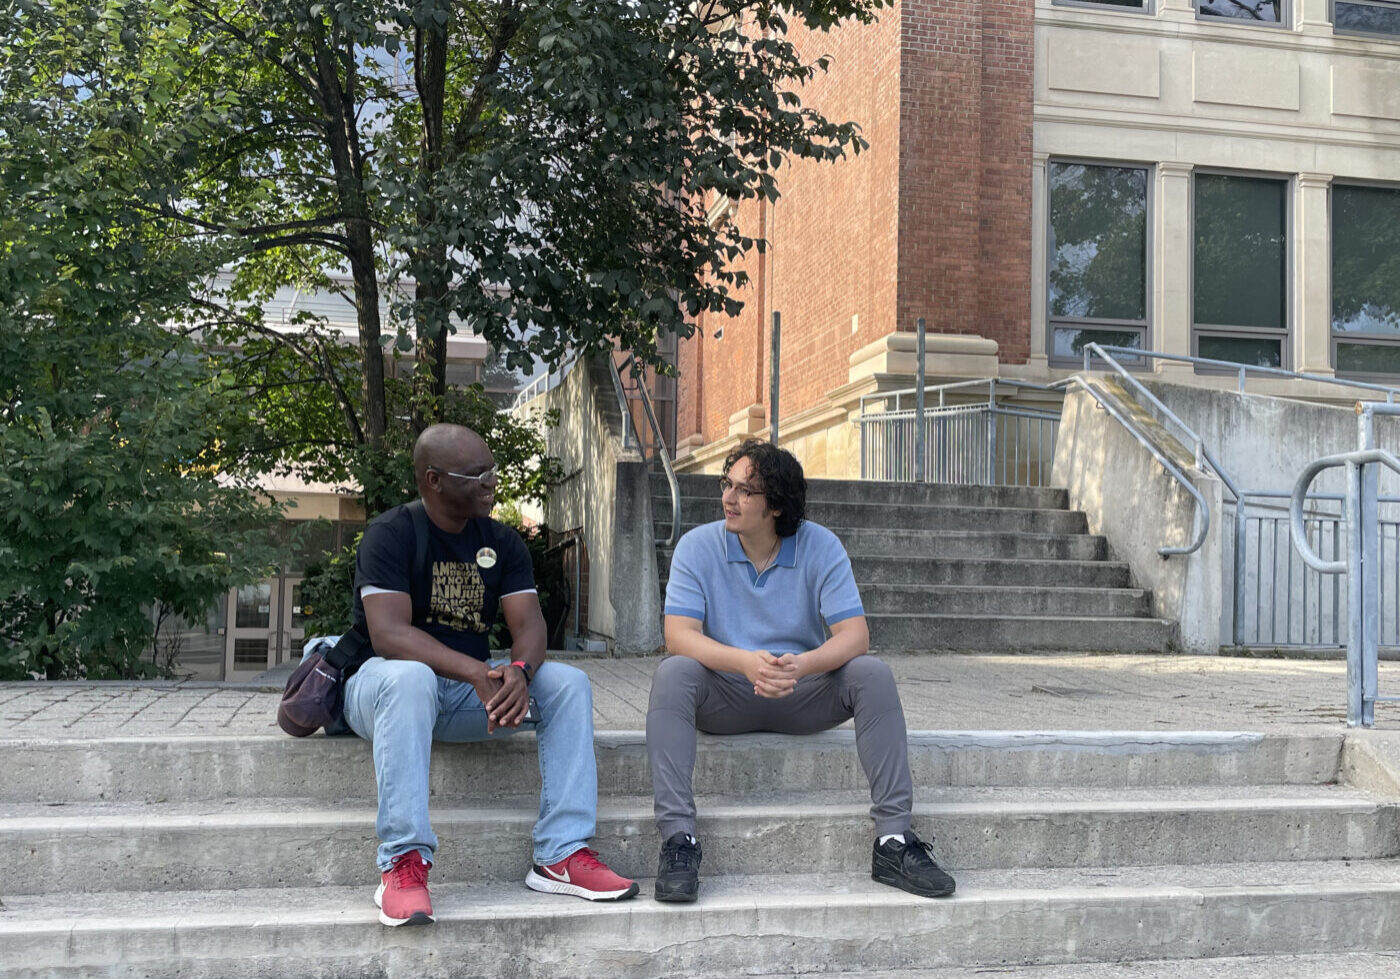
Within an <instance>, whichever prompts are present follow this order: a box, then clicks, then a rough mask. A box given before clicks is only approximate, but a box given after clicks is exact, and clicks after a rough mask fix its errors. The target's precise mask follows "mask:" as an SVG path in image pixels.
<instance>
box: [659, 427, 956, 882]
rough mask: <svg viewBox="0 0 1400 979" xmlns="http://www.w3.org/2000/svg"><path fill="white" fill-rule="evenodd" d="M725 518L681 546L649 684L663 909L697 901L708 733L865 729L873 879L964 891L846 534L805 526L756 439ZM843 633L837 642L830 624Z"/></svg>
mask: <svg viewBox="0 0 1400 979" xmlns="http://www.w3.org/2000/svg"><path fill="white" fill-rule="evenodd" d="M719 482H720V489H721V491H722V494H723V496H722V501H723V503H724V519H723V520H718V521H715V522H714V523H710V524H706V525H704V526H702V527H697V528H695V529H694V530H692V531H690V532H689V533H688V534H686V535H685V536H684V537H682V538H681V540H680V543H679V544H677V545H676V553H675V556H674V557H673V558H672V560H671V576H670V581H669V583H668V584H667V586H666V648H667V650H668V652H669V653H670V655H668V656H667V657H666V658H665V659H664V660H662V661H661V664H660V666H658V667H657V670H656V674H655V676H654V677H653V679H652V684H651V704H650V706H649V708H648V710H647V751H648V753H649V754H650V756H651V778H652V794H653V797H654V801H655V809H656V826H657V829H659V830H660V831H661V839H662V840H663V843H662V845H661V858H660V863H659V866H658V868H657V876H656V899H657V900H658V901H694V900H695V897H696V893H697V891H698V890H699V869H700V857H701V848H700V841H699V840H697V839H696V837H695V799H694V793H693V792H692V789H691V776H692V773H693V772H694V769H695V742H696V731H697V730H698V731H704V732H705V733H707V734H740V733H744V732H750V731H772V732H776V733H779V734H814V733H816V732H818V731H824V730H827V729H828V728H831V727H835V726H836V725H837V724H841V723H843V722H845V721H848V720H850V719H851V718H855V727H856V752H857V754H858V755H859V757H860V762H861V766H862V767H863V768H864V769H865V775H866V778H868V779H869V780H870V799H871V807H870V814H871V816H872V817H873V818H874V820H875V833H876V839H875V846H874V853H873V856H872V865H871V876H872V877H873V878H874V879H875V880H877V881H879V882H881V883H883V884H889V885H891V886H893V887H899V888H903V889H904V890H906V891H909V892H911V893H913V894H919V895H922V896H925V897H941V896H943V895H945V894H951V893H953V889H954V883H953V878H952V877H950V876H948V875H947V874H946V873H944V872H943V871H942V870H940V869H939V867H938V865H937V864H936V863H934V861H933V858H932V856H931V855H930V847H929V846H928V844H927V843H925V842H923V841H922V840H920V839H919V838H918V837H917V836H915V835H914V834H913V832H912V831H911V830H910V829H909V821H910V811H911V809H912V807H913V801H914V787H913V779H912V778H911V777H910V774H909V751H908V743H907V734H906V731H905V727H904V708H903V707H902V706H901V704H900V702H899V693H898V691H897V690H896V689H895V684H894V677H893V676H892V675H891V673H890V669H889V667H888V666H886V665H885V664H884V663H882V662H880V661H879V660H877V659H874V658H873V657H868V656H866V655H865V653H866V652H867V650H869V648H870V632H869V630H868V629H867V627H866V624H865V609H864V607H863V606H862V605H861V601H860V593H859V592H858V591H857V590H856V583H855V579H854V578H853V577H852V575H851V562H850V559H849V558H847V556H846V551H845V549H844V548H843V547H842V546H841V542H840V541H839V540H837V539H836V535H835V534H833V533H832V532H831V531H829V530H827V529H826V528H825V527H822V526H820V525H818V524H814V523H812V522H811V521H809V520H805V519H803V515H804V513H805V511H806V501H807V481H806V479H805V478H804V477H803V474H802V466H801V464H800V463H798V461H797V459H796V458H794V457H793V455H792V453H790V452H786V451H784V450H782V449H779V448H777V447H776V446H774V445H771V444H770V443H768V442H762V441H759V440H757V439H750V440H749V441H747V442H745V443H743V444H742V445H741V446H739V448H737V449H736V450H735V451H734V452H733V453H731V454H730V456H729V457H728V458H727V459H726V460H725V462H724V475H723V477H721V479H720V481H719ZM823 623H825V624H826V628H827V629H829V630H830V631H831V637H830V638H829V639H828V638H827V637H826V633H825V630H823V628H822V625H823Z"/></svg>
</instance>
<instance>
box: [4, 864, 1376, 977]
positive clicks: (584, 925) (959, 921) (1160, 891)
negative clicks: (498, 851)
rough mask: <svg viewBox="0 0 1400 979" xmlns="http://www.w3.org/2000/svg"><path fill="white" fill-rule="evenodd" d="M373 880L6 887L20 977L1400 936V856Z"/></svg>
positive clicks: (1060, 953)
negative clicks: (577, 894) (608, 879)
mask: <svg viewBox="0 0 1400 979" xmlns="http://www.w3.org/2000/svg"><path fill="white" fill-rule="evenodd" d="M366 869H367V872H366V874H365V877H366V879H365V882H364V883H363V884H361V885H358V886H348V887H320V888H276V887H271V888H260V889H249V890H239V891H220V890H191V891H183V892H180V891H176V892H168V893H164V894H161V893H151V892H142V893H124V892H107V893H84V892H81V891H79V892H70V893H62V894H52V895H46V896H43V897H37V898H31V897H26V896H23V895H20V896H16V897H9V896H8V895H7V896H6V911H5V913H4V914H3V915H0V949H3V950H4V952H3V957H0V976H4V977H5V979H12V977H20V976H24V977H30V976H44V977H52V979H70V977H79V976H84V977H85V976H95V975H104V976H108V975H121V976H144V977H151V979H164V977H172V979H173V977H177V976H178V977H180V979H205V977H219V979H255V977H256V979H264V977H269V976H274V975H287V974H295V975H298V976H311V977H320V979H329V977H341V976H345V977H350V976H366V975H374V976H384V977H391V979H397V977H410V976H412V977H439V976H441V977H453V979H460V977H463V976H483V977H484V976H493V977H494V976H509V977H513V979H535V977H540V979H544V977H557V976H608V977H616V979H633V977H636V979H642V977H646V979H653V977H656V976H687V977H695V979H733V977H736V976H755V975H758V976H761V975H772V974H779V973H780V974H783V975H794V974H797V975H801V974H807V973H817V974H834V975H842V974H844V975H851V976H857V975H862V974H867V975H868V974H870V973H872V972H873V973H878V972H880V971H882V970H883V971H892V970H908V969H911V968H931V967H965V968H971V967H989V968H993V969H1002V968H1004V967H1006V966H1007V965H1008V964H1025V965H1041V964H1057V963H1071V962H1081V961H1087V962H1099V963H1104V962H1131V961H1135V960H1160V959H1163V958H1168V959H1180V960H1187V959H1194V958H1197V957H1200V956H1211V957H1215V958H1218V957H1222V956H1243V955H1254V956H1278V955H1298V954H1310V955H1326V954H1331V953H1355V952H1365V953H1370V954H1375V953H1376V952H1377V951H1379V950H1385V949H1395V948H1400V863H1397V862H1396V861H1393V860H1383V861H1356V862H1352V863H1350V864H1347V863H1343V862H1340V861H1327V862H1321V863H1303V862H1293V863H1288V864H1282V865H1279V864H1247V865H1230V866H1218V865H1203V866H1198V867H1185V868H1182V867H1162V868H1142V867H1138V868H1102V869H1085V870H1080V871H1066V870H1053V871H1027V870H1020V869H1018V870H1013V871H991V872H984V873H976V872H973V873H967V874H963V875H961V877H960V879H959V888H958V893H957V894H955V895H954V896H952V897H950V898H945V899H942V900H927V899H923V898H918V897H914V896H912V895H909V894H905V893H904V892H902V891H898V890H894V889H892V888H888V887H883V886H881V885H879V884H876V883H874V882H873V881H871V880H870V879H869V877H868V874H867V873H860V874H854V873H853V874H840V875H822V876H808V875H797V874H782V875H774V876H752V877H727V878H726V877H713V878H706V879H704V880H702V883H701V897H700V900H699V902H698V903H696V904H694V905H664V904H658V903H656V902H654V901H652V900H650V899H648V897H647V895H648V894H649V893H650V882H649V881H648V882H644V884H643V891H642V895H641V896H639V897H638V898H636V899H633V900H631V901H624V902H620V903H616V904H590V903H587V902H584V901H578V900H575V899H573V898H567V897H557V896H553V895H543V894H536V893H534V892H531V891H529V890H527V889H526V888H525V887H524V886H523V885H522V884H519V883H509V884H499V885H487V886H473V885H463V884H451V883H444V884H439V885H435V886H434V888H433V900H434V910H435V912H436V915H437V924H436V925H433V926H431V927H430V928H427V929H393V930H389V929H384V928H382V927H380V926H379V924H378V921H377V917H376V911H375V908H374V905H373V903H372V901H371V895H372V893H373V883H374V875H373V873H372V869H371V868H368V867H367V868H366Z"/></svg>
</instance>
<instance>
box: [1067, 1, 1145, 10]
mask: <svg viewBox="0 0 1400 979" xmlns="http://www.w3.org/2000/svg"><path fill="white" fill-rule="evenodd" d="M1077 2H1079V3H1092V4H1094V5H1095V6H1099V7H1132V8H1133V9H1134V10H1141V9H1142V3H1143V0H1077Z"/></svg>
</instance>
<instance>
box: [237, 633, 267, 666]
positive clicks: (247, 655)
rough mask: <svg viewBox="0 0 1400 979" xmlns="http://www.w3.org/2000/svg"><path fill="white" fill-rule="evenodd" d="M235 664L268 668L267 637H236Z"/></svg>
mask: <svg viewBox="0 0 1400 979" xmlns="http://www.w3.org/2000/svg"><path fill="white" fill-rule="evenodd" d="M233 665H234V666H253V667H258V668H261V669H266V668H267V640H266V639H235V640H234V641H233Z"/></svg>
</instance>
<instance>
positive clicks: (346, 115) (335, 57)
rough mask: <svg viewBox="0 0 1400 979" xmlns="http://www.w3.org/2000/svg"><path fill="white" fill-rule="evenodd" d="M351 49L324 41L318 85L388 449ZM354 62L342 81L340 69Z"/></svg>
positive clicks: (369, 443)
mask: <svg viewBox="0 0 1400 979" xmlns="http://www.w3.org/2000/svg"><path fill="white" fill-rule="evenodd" d="M344 43H345V44H346V45H347V50H346V51H343V52H342V51H337V50H336V48H335V46H333V45H330V44H327V45H324V46H318V48H317V51H316V79H315V82H316V87H317V91H318V94H319V95H320V98H321V103H322V107H323V108H324V110H325V111H326V119H325V128H326V142H327V145H328V146H329V147H330V151H331V162H332V165H333V167H334V169H335V186H336V196H337V198H338V200H339V203H340V208H341V213H342V214H344V215H345V238H346V243H347V246H348V247H347V258H349V260H350V276H351V278H352V280H353V281H354V288H355V319H356V322H357V325H358V327H359V331H360V367H361V369H362V376H361V380H360V390H361V393H362V394H363V396H364V416H363V421H364V426H363V431H364V445H365V446H366V447H368V448H369V449H370V450H371V452H372V454H374V455H376V456H377V455H379V454H381V453H382V452H383V450H384V436H385V432H386V429H387V424H386V411H385V403H384V350H383V347H382V345H381V344H380V335H381V331H380V323H379V276H378V273H377V270H376V268H375V262H374V234H373V229H372V228H371V226H370V221H371V215H370V209H369V200H368V197H367V196H366V194H365V185H364V156H363V153H362V151H361V148H360V133H359V129H358V127H357V125H356V108H357V106H356V103H355V95H354V79H355V75H354V57H355V52H354V47H353V45H352V44H351V43H350V42H348V41H347V42H344ZM342 65H348V66H349V71H347V72H346V75H345V81H344V83H342V81H341V74H340V70H339V69H340V68H341V67H342ZM375 485H377V481H374V483H373V484H372V485H371V486H367V487H366V492H365V508H366V510H367V511H368V512H369V513H372V514H373V513H379V512H380V511H382V510H383V509H385V507H386V505H387V502H388V501H387V500H385V499H384V498H383V494H382V492H380V491H379V490H378V489H375V488H374V486H375Z"/></svg>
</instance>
